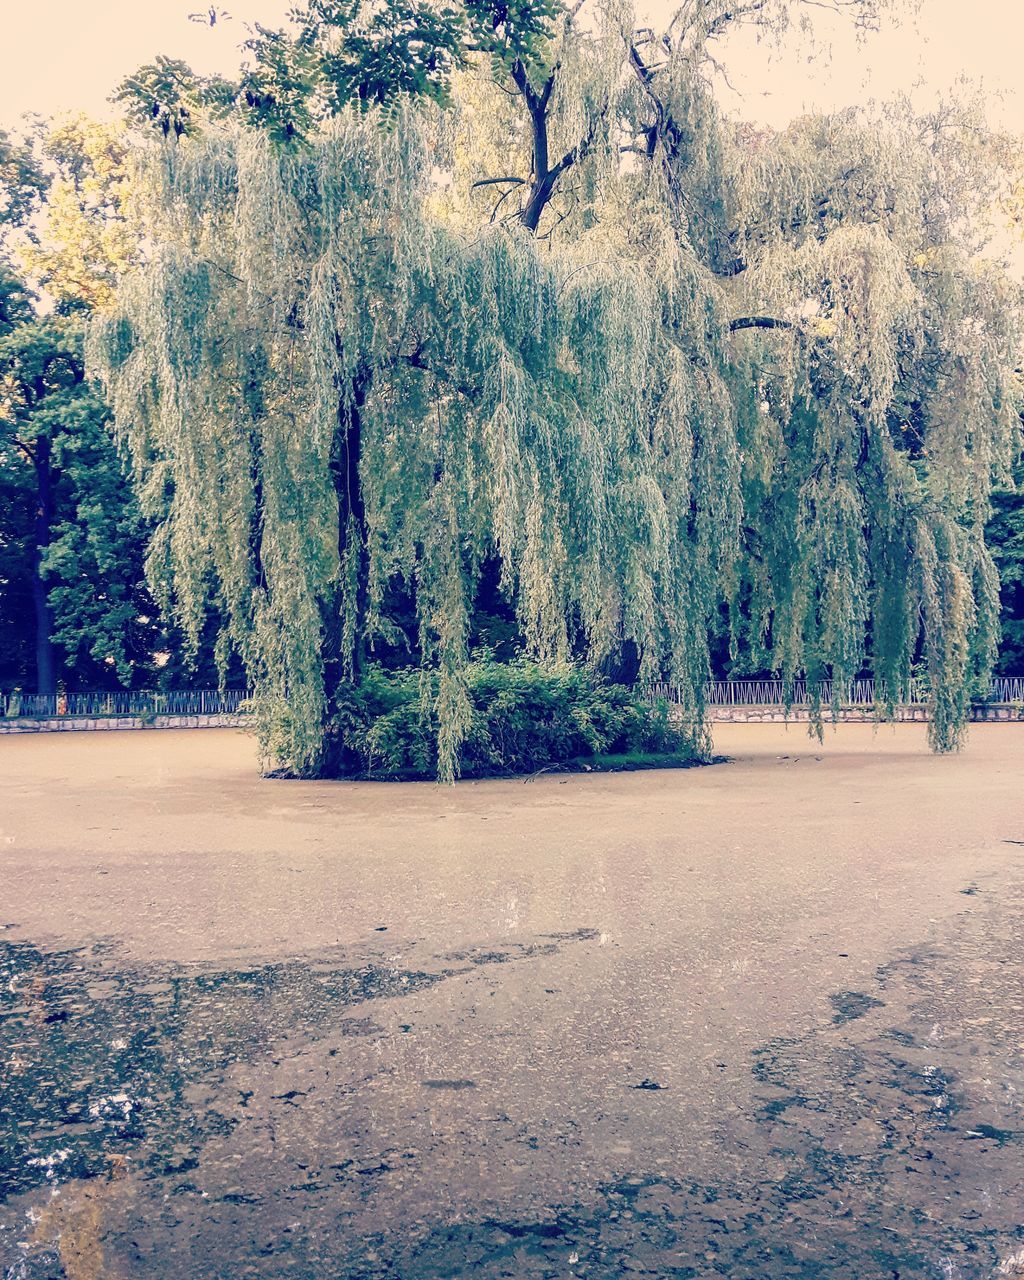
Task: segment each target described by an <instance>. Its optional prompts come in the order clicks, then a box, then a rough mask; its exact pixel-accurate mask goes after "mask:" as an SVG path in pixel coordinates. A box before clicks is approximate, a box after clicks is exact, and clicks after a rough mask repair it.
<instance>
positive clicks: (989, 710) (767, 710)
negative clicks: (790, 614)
mask: <svg viewBox="0 0 1024 1280" xmlns="http://www.w3.org/2000/svg"><path fill="white" fill-rule="evenodd" d="M822 714H823V716H824V719H825V723H826V724H827V723H828V722H829V720H831V718H832V711H831V708H829V707H824V708H822ZM708 717H709V719H711V720H712V721H722V722H732V723H737V724H759V723H761V722H767V723H779V724H783V723H785V722H786V721H787V720H789V721H795V722H796V723H798V724H799V723H803V724H807V723H808V721H809V720H810V719H811V712H810V709H809V708H808V707H792V708H791V709H790V711H789V713H788V714H787V713H786V712H785V711H784V710H783V709H782V707H754V706H751V707H709V708H708ZM836 718H837V719H838V720H840V721H841V722H842V723H844V724H848V723H854V724H871V723H873V722H874V721H875V720H877V718H878V717H877V716H876V715H875V711H874V708H873V707H840V708H839V712H838V714H837V717H836ZM894 718H895V719H896V720H898V721H900V722H902V721H921V722H924V721H927V720H928V719H930V716H929V714H928V708H927V707H924V706H914V707H897V708H896V712H895V717H894ZM969 719H971V720H972V721H988V720H1024V703H1019V702H1005V703H1003V702H985V703H979V704H978V705H977V706H974V707H971V710H970V716H969Z"/></svg>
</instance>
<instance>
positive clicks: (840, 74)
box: [0, 0, 1024, 134]
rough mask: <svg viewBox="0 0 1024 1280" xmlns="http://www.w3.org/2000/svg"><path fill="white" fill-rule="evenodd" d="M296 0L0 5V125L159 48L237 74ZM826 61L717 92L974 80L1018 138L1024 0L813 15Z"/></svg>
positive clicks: (858, 90) (766, 63)
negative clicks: (860, 24) (256, 40)
mask: <svg viewBox="0 0 1024 1280" xmlns="http://www.w3.org/2000/svg"><path fill="white" fill-rule="evenodd" d="M291 4H292V0H224V8H226V9H227V10H228V11H229V12H230V13H231V14H232V18H231V19H230V20H228V21H223V20H222V21H220V22H218V23H217V25H216V26H215V27H214V28H212V29H211V27H209V26H208V25H206V24H200V23H195V22H190V21H189V19H188V14H189V11H190V10H193V11H194V10H202V9H203V8H204V6H203V5H201V4H199V3H198V0H191V2H190V0H0V126H3V125H6V126H8V127H9V126H11V125H14V124H16V122H17V118H18V116H19V115H20V114H21V113H22V112H25V111H36V112H38V113H39V114H41V115H51V114H55V113H57V112H60V111H63V110H67V109H81V110H85V111H87V112H89V113H90V114H93V115H101V114H106V113H107V112H108V111H109V108H108V107H107V106H106V102H105V99H106V97H107V95H108V94H109V93H110V91H111V89H112V88H113V87H114V85H115V84H116V83H117V82H118V80H120V79H121V78H122V77H123V76H124V75H126V74H128V73H129V72H130V71H132V70H134V69H135V67H137V66H138V65H139V64H140V63H143V62H148V61H151V60H152V59H153V57H154V56H155V55H156V54H157V53H165V54H168V55H169V56H171V57H179V58H183V59H185V60H186V61H187V62H189V63H191V64H192V66H194V67H195V69H196V70H197V71H202V72H211V71H224V72H231V71H233V70H234V69H235V68H236V67H237V65H238V62H239V55H238V52H237V46H238V44H239V43H240V42H241V41H242V40H243V39H244V38H245V28H244V25H243V24H244V22H245V21H247V20H248V21H252V20H253V19H259V20H260V21H262V22H263V23H265V24H266V25H270V26H273V25H279V24H280V23H281V21H282V19H283V15H284V14H285V12H286V11H287V10H288V9H289V8H290V7H291ZM642 7H643V8H644V9H646V10H648V12H650V13H653V12H654V11H657V12H660V13H661V14H665V13H668V12H670V11H671V5H670V4H669V3H668V0H645V2H644V3H643V5H642ZM810 12H812V13H814V14H816V15H817V16H818V18H819V21H820V33H821V35H822V37H823V38H824V40H825V41H826V42H828V43H830V44H831V58H826V57H818V58H816V59H815V60H813V61H808V57H807V50H806V49H804V50H800V49H799V48H796V47H793V46H794V45H796V44H797V43H798V42H796V41H790V42H789V43H788V45H787V48H786V49H785V50H784V51H783V52H781V53H779V52H773V51H772V50H770V49H769V48H767V47H766V46H764V45H761V46H757V45H754V44H753V43H748V42H746V41H742V40H740V41H737V40H734V41H732V42H731V44H730V45H729V46H727V48H726V51H725V52H726V58H725V61H726V63H727V66H728V69H729V74H730V78H731V80H732V81H733V83H734V84H735V85H736V87H737V88H738V89H739V90H741V91H742V96H741V97H737V96H735V95H733V94H731V93H729V92H728V91H726V90H723V94H722V100H723V103H724V105H726V106H727V107H728V108H729V109H730V110H731V111H735V112H736V113H737V114H741V115H744V116H747V117H750V118H752V119H756V120H759V121H763V122H765V123H769V124H774V125H781V124H785V123H786V121H787V120H789V119H790V118H791V117H792V116H794V115H797V114H799V113H800V112H801V111H804V110H807V109H812V108H823V109H831V108H835V107H840V106H846V105H849V104H851V103H855V102H859V101H863V100H864V99H866V98H869V97H874V98H883V97H886V96H888V95H890V94H892V93H893V92H896V91H898V90H901V89H909V88H911V87H912V86H913V85H914V84H920V86H921V88H920V89H919V91H918V92H919V93H920V95H921V97H922V100H926V99H927V98H928V97H929V96H930V95H931V94H933V93H934V92H936V91H939V90H942V89H946V88H949V87H950V86H951V85H952V84H953V83H954V82H955V81H956V80H957V79H958V78H960V77H967V78H968V79H970V80H972V81H975V82H980V83H981V84H982V86H983V88H984V90H985V92H986V95H987V96H988V97H989V100H990V103H991V108H992V115H993V121H994V123H996V124H999V125H1001V126H1003V127H1007V128H1011V129H1013V130H1014V131H1015V132H1019V133H1021V134H1024V91H1022V87H1021V85H1022V81H1024V76H1022V70H1021V65H1022V53H1021V50H1022V49H1024V6H1022V3H1021V0H971V3H969V4H968V3H966V2H965V0H920V7H919V11H918V16H917V18H916V20H915V21H914V22H913V23H912V24H909V23H908V24H905V25H903V26H902V27H898V28H894V27H892V26H887V27H886V29H885V31H884V32H883V33H882V34H880V35H878V36H873V37H869V38H868V40H867V42H866V43H865V44H864V45H863V46H862V47H859V46H858V45H857V43H856V42H855V41H854V40H853V39H852V38H851V37H850V35H849V32H848V29H847V28H846V27H845V26H844V24H843V23H841V22H839V21H836V20H834V19H832V18H830V17H829V16H828V15H827V14H825V13H824V11H821V10H818V9H817V8H815V9H812V10H811V11H810Z"/></svg>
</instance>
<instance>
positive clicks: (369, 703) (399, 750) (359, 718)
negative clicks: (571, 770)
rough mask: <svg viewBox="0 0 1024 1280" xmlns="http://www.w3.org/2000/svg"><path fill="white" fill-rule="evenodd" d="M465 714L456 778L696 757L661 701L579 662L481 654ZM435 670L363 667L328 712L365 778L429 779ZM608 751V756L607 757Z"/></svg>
mask: <svg viewBox="0 0 1024 1280" xmlns="http://www.w3.org/2000/svg"><path fill="white" fill-rule="evenodd" d="M465 680H466V691H467V693H468V696H469V700H470V704H471V707H472V713H471V717H470V727H469V732H468V734H467V735H466V737H465V739H464V741H463V743H462V747H461V751H460V753H459V766H458V770H457V772H458V774H459V776H461V777H463V778H485V777H496V776H501V775H509V774H524V773H534V772H536V771H537V770H539V769H543V768H547V767H551V766H558V765H573V764H576V765H582V764H583V763H584V762H592V763H593V764H596V765H597V766H600V765H601V764H602V762H605V761H607V763H608V764H609V766H610V767H618V768H622V767H629V766H630V765H632V766H634V767H639V766H643V765H644V764H661V765H664V764H685V763H695V762H696V761H697V759H698V754H697V752H696V751H695V749H694V747H693V744H692V740H691V737H690V735H689V734H688V733H687V731H686V730H685V728H684V727H681V726H679V725H677V724H676V723H674V722H673V721H671V720H670V718H669V709H668V706H667V704H665V703H657V704H655V705H651V704H650V703H648V702H646V701H644V700H642V699H640V698H638V697H637V695H636V694H635V693H633V692H632V690H630V689H627V688H625V687H623V686H621V685H613V684H608V683H606V682H604V681H602V680H600V679H598V678H596V677H595V676H594V675H592V674H591V673H589V672H587V671H585V670H583V669H582V668H580V667H576V666H570V665H560V666H557V667H542V666H538V665H537V664H535V663H532V662H528V661H526V660H525V659H521V658H520V659H516V660H514V661H512V662H494V661H491V660H488V659H482V660H480V661H476V662H473V663H471V664H470V666H469V667H468V668H467V670H466V672H465ZM437 693H438V688H437V676H436V675H435V674H433V673H429V672H427V673H424V672H421V671H419V670H414V669H407V670H401V671H385V670H383V669H381V668H379V667H373V668H370V670H369V671H368V672H367V675H366V677H365V679H364V680H363V681H362V682H361V683H360V684H359V685H358V686H356V687H355V688H353V689H351V690H350V691H349V692H348V694H347V696H346V699H345V701H344V703H343V704H342V705H341V706H339V708H338V709H337V714H336V716H335V719H334V724H333V726H332V732H333V734H334V735H336V737H337V738H339V739H340V740H341V741H342V742H343V743H344V745H345V746H346V747H347V748H349V749H350V750H351V751H353V752H354V753H355V754H356V755H358V757H359V759H360V761H361V762H362V770H363V773H364V774H365V775H366V776H369V777H374V778H434V777H436V776H437V773H438V756H437V726H436V717H435V714H434V706H435V703H436V700H437ZM611 757H614V758H615V759H614V760H610V759H608V758H611Z"/></svg>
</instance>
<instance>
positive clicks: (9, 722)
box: [0, 702, 1024, 734]
mask: <svg viewBox="0 0 1024 1280" xmlns="http://www.w3.org/2000/svg"><path fill="white" fill-rule="evenodd" d="M709 712H710V718H711V719H712V720H713V721H716V722H725V723H732V724H760V723H766V724H771V723H777V724H783V723H785V722H786V721H787V720H789V721H791V722H793V723H796V724H801V723H802V724H806V723H807V722H808V721H809V720H810V718H811V715H810V712H809V711H808V709H807V708H806V707H793V708H792V710H791V711H790V712H789V714H788V715H787V714H786V712H785V711H783V709H782V708H781V707H754V706H750V707H710V708H709ZM830 718H831V712H830V711H828V710H826V712H825V720H826V722H827V721H828V720H829V719H830ZM970 718H971V720H973V721H993V720H995V721H1012V720H1018V721H1024V703H1020V702H988V703H981V704H979V705H978V706H974V707H972V708H971V717H970ZM839 719H840V720H841V721H843V722H844V723H847V722H853V723H860V724H870V723H871V722H872V721H874V719H875V714H874V711H873V710H872V708H871V707H842V708H841V709H840V711H839ZM896 719H897V720H899V721H926V720H927V719H928V708H927V707H919V706H914V707H897V708H896ZM248 723H249V717H248V716H245V715H210V716H151V717H150V716H147V717H143V716H53V717H51V718H50V719H33V718H31V717H29V716H13V717H11V718H10V719H6V720H5V719H3V718H2V717H0V734H4V733H54V732H58V731H61V732H67V731H70V732H77V731H81V730H84V729H240V728H244V727H245V725H247V724H248Z"/></svg>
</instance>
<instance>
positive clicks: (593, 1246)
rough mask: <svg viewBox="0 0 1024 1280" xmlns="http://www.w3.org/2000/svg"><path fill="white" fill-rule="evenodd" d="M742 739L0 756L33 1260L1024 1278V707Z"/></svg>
mask: <svg viewBox="0 0 1024 1280" xmlns="http://www.w3.org/2000/svg"><path fill="white" fill-rule="evenodd" d="M716 745H717V747H718V749H719V750H720V751H722V752H724V753H726V754H728V755H729V756H731V757H733V762H732V763H730V764H722V765H716V766H714V767H710V768H707V769H696V770H687V771H679V772H670V771H667V772H652V773H639V774H619V775H601V776H596V775H589V776H588V775H584V776H573V777H559V776H547V775H545V776H541V777H539V778H537V779H535V780H533V781H531V782H528V783H524V782H522V781H501V782H481V783H475V784H464V785H460V786H457V787H455V788H453V789H451V788H449V789H441V788H437V787H433V786H430V785H422V784H409V785H384V784H361V783H354V784H346V783H334V784H331V783H294V782H280V781H277V782H271V781H261V780H260V779H259V778H258V777H257V775H256V772H255V758H254V751H253V746H252V743H251V741H250V740H249V739H247V738H246V737H245V736H244V735H243V734H241V733H237V732H231V731H214V730H204V731H196V732H191V733H189V732H150V733H146V732H134V733H109V734H107V733H97V734H84V733H83V734H65V735H55V734H51V735H31V736H24V737H20V736H19V737H11V738H7V739H5V740H4V741H3V742H2V743H0V764H2V770H0V1276H3V1277H5V1280H42V1278H43V1277H53V1278H54V1280H129V1278H132V1280H134V1278H135V1277H159V1278H160V1280H179V1278H180V1280H199V1278H200V1277H224V1278H225V1280H228V1278H231V1280H234V1278H235V1277H250V1276H251V1277H260V1278H261V1280H267V1278H270V1277H274V1278H276V1277H302V1278H309V1277H316V1278H319V1277H324V1278H328V1277H329V1278H330V1280H340V1278H341V1277H366V1278H367V1280H369V1278H370V1277H383V1276H389V1277H402V1278H403V1280H406V1278H407V1280H428V1278H429V1280H437V1278H440V1277H461V1276H474V1277H481V1278H482V1280H491V1278H492V1277H501V1276H509V1277H517V1276H524V1277H559V1278H560V1280H561V1278H564V1277H593V1278H595V1280H603V1278H605V1277H610V1276H620V1275H627V1276H634V1275H635V1276H680V1277H703V1278H710V1277H720V1276H728V1277H730V1280H782V1278H783V1277H786V1278H789V1277H801V1278H804V1280H810V1278H812V1277H836V1278H837V1280H838V1278H840V1277H841V1278H842V1280H883V1278H884V1280H893V1277H896V1278H897V1280H918V1278H921V1280H924V1278H929V1280H930V1278H931V1277H935V1278H936V1280H975V1278H978V1280H981V1278H985V1280H988V1277H995V1276H997V1275H1012V1274H1020V1275H1024V1106H1022V1097H1024V927H1022V926H1024V843H1021V842H1024V788H1022V785H1021V783H1022V779H1024V725H1021V726H1017V725H1005V726H1004V725H979V726H975V727H974V729H973V730H972V733H971V740H970V745H969V747H968V749H967V750H966V751H965V752H964V753H963V754H962V755H960V756H957V757H951V758H935V757H933V756H930V755H929V754H928V753H927V750H926V748H925V743H924V732H923V726H918V725H902V726H898V727H896V728H891V727H888V728H883V729H880V730H878V731H877V732H875V731H873V730H872V728H871V727H870V726H866V725H844V726H840V727H839V729H838V730H837V731H835V732H832V731H829V733H828V735H827V739H826V742H825V744H824V745H823V746H820V745H818V744H816V743H814V742H813V741H811V740H809V739H808V737H807V736H806V732H805V730H804V729H803V728H802V727H799V726H795V727H793V728H790V729H789V730H788V732H787V731H786V730H785V729H784V728H783V727H782V726H770V725H750V726H743V725H722V726H719V732H718V734H717V736H716ZM1018 1264H1019V1270H1017V1267H1018Z"/></svg>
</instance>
